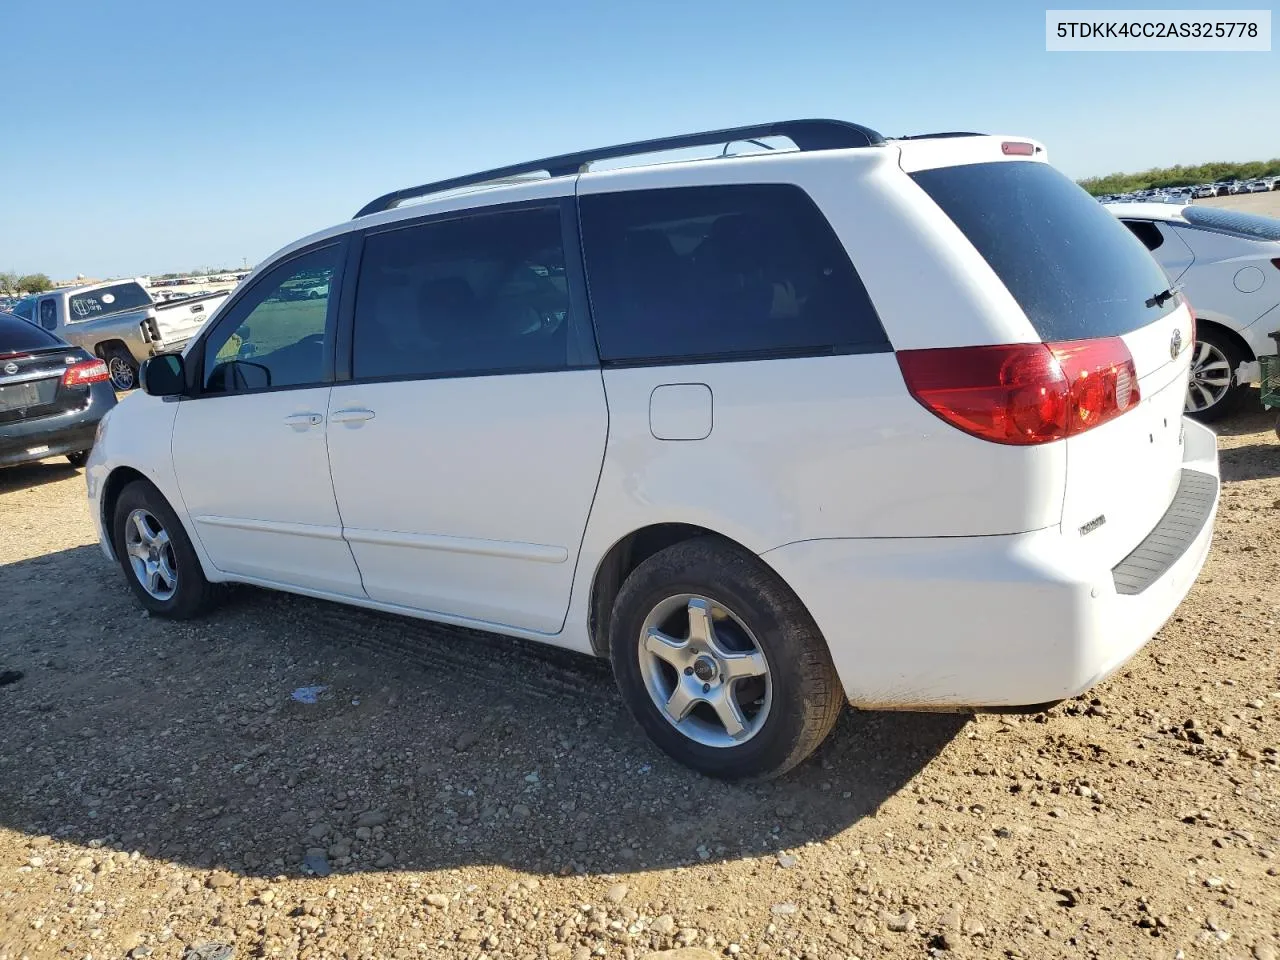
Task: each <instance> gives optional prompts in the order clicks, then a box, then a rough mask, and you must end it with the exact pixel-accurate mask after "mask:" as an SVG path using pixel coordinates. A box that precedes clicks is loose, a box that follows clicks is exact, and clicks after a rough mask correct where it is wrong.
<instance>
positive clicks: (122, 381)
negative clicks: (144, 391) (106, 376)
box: [102, 347, 138, 390]
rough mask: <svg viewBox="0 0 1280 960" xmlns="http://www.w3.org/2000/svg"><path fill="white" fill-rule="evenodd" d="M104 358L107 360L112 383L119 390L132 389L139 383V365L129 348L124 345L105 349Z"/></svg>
mask: <svg viewBox="0 0 1280 960" xmlns="http://www.w3.org/2000/svg"><path fill="white" fill-rule="evenodd" d="M102 359H103V360H105V361H107V372H108V373H110V374H111V385H112V386H113V387H115V388H116V389H117V390H132V389H133V388H134V387H136V386H137V385H138V365H137V364H136V363H134V362H133V357H132V356H131V355H130V354H129V351H128V350H126V349H124V348H123V347H109V348H108V349H106V350H104V351H103V354H102Z"/></svg>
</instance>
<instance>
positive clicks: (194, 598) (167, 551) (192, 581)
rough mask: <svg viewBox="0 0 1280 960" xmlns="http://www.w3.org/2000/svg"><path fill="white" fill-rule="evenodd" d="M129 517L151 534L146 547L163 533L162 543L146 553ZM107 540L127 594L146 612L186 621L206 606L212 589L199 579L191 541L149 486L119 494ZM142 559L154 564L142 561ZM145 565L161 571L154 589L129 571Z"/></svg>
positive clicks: (200, 572) (134, 486)
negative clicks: (127, 584)
mask: <svg viewBox="0 0 1280 960" xmlns="http://www.w3.org/2000/svg"><path fill="white" fill-rule="evenodd" d="M135 517H138V519H140V520H141V522H142V523H143V524H144V525H145V526H146V529H147V531H148V532H149V533H150V534H151V535H152V538H153V539H152V541H151V542H150V546H156V545H157V543H158V542H159V540H158V539H157V538H160V535H161V534H167V544H163V545H160V546H158V547H157V549H156V550H155V551H154V552H149V551H148V546H149V544H148V541H146V540H144V539H141V538H140V531H141V528H139V527H138V526H137V525H136V523H137V521H136V520H135ZM160 539H163V538H160ZM111 541H112V544H113V546H114V547H115V551H116V557H117V559H118V560H119V561H120V566H121V568H122V569H123V570H124V575H125V579H126V580H127V581H128V582H129V587H130V589H132V590H133V592H134V594H135V595H136V596H137V598H138V599H139V600H140V601H141V602H142V605H143V606H144V607H146V609H147V610H149V611H150V612H151V613H153V614H155V615H157V616H161V617H169V618H171V619H174V620H188V619H190V618H192V617H197V616H199V615H200V614H202V613H204V612H205V611H206V610H207V609H208V608H209V607H210V606H211V605H212V603H213V600H214V587H213V585H212V584H210V583H209V581H208V580H206V579H205V575H204V570H202V569H201V567H200V558H199V557H197V556H196V552H195V550H194V549H193V548H192V546H191V540H190V539H189V538H188V537H187V533H186V531H185V530H183V528H182V524H181V522H179V520H178V517H177V515H176V514H175V513H174V512H173V509H172V508H171V507H170V506H169V504H168V502H167V501H166V500H165V498H164V496H163V495H162V494H161V493H160V491H159V490H157V489H156V488H155V487H154V486H152V485H151V484H150V483H147V482H146V481H145V480H135V481H134V482H133V483H130V484H129V485H128V486H126V487H125V488H124V489H123V490H122V491H120V497H119V499H118V500H116V507H115V512H114V515H113V516H112V518H111ZM131 547H132V548H133V551H134V552H133V553H131V552H130V548H131ZM143 554H146V555H147V556H149V557H151V558H154V560H148V559H145V558H144V556H143ZM151 562H155V563H156V564H157V567H158V569H159V570H160V571H161V572H160V575H159V579H158V580H156V581H153V583H152V585H153V586H154V587H156V589H154V590H153V589H151V588H149V587H148V586H146V585H145V584H144V582H143V579H140V570H139V568H138V567H135V563H138V564H139V565H140V566H141V567H142V569H143V570H145V569H147V568H148V567H149V566H150V563H151ZM166 570H167V571H168V573H167V574H166V573H165V572H164V571H166ZM142 575H143V576H145V574H142ZM166 581H167V582H166Z"/></svg>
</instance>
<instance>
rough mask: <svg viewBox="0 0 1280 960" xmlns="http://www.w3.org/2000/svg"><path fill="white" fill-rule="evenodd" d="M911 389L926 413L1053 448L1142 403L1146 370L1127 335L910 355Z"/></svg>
mask: <svg viewBox="0 0 1280 960" xmlns="http://www.w3.org/2000/svg"><path fill="white" fill-rule="evenodd" d="M898 365H899V367H900V368H901V369H902V376H903V379H904V380H905V381H906V384H907V389H908V390H910V391H911V395H912V396H913V397H915V398H916V400H918V401H919V402H920V403H921V404H922V405H923V406H924V407H925V409H927V410H929V411H930V412H931V413H933V414H935V415H936V416H938V417H940V418H942V419H943V420H945V421H946V422H948V423H950V424H952V425H953V426H955V427H958V428H959V429H961V430H963V431H965V432H966V433H970V434H973V435H974V436H975V437H981V438H982V439H983V440H991V441H993V442H995V443H1006V444H1014V445H1019V446H1025V445H1031V444H1038V443H1049V442H1051V441H1053V440H1061V439H1063V438H1065V437H1069V436H1074V435H1075V434H1079V433H1083V432H1084V431H1086V430H1092V429H1093V428H1094V427H1096V426H1099V425H1100V424H1103V423H1106V422H1107V421H1108V420H1112V419H1114V418H1116V417H1118V416H1120V415H1121V414H1122V413H1125V412H1126V411H1128V410H1132V409H1133V408H1134V407H1136V406H1137V405H1138V401H1139V399H1140V391H1139V388H1138V373H1137V369H1136V368H1135V367H1134V363H1133V357H1132V356H1131V355H1130V353H1129V348H1128V347H1126V346H1125V343H1124V341H1123V340H1122V339H1120V338H1119V337H1107V338H1104V339H1100V340H1073V341H1065V342H1061V343H1019V344H1008V345H1002V346H991V347H950V348H943V349H938V350H903V351H900V352H899V353H898Z"/></svg>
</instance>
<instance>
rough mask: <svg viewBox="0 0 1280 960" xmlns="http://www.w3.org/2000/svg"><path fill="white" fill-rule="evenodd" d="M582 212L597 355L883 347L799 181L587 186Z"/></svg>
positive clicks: (624, 357) (867, 305)
mask: <svg viewBox="0 0 1280 960" xmlns="http://www.w3.org/2000/svg"><path fill="white" fill-rule="evenodd" d="M579 209H580V213H581V219H582V245H583V252H584V256H585V259H586V267H587V285H588V287H589V289H590V294H591V306H592V313H593V314H594V316H595V322H596V335H597V337H598V339H599V342H600V355H601V358H602V359H603V360H605V361H614V362H664V361H672V360H693V359H699V358H703V359H727V358H733V357H744V358H747V357H751V356H753V355H757V356H758V355H762V354H770V353H777V352H782V353H790V354H793V355H814V354H837V353H861V352H873V351H874V352H880V351H887V350H889V349H890V347H889V343H888V339H887V338H886V336H885V333H884V328H883V327H882V326H881V325H880V318H879V317H878V316H877V314H876V311H875V307H874V306H873V305H872V303H871V300H870V298H869V297H868V296H867V292H866V290H865V288H864V287H863V285H862V281H861V280H860V279H859V278H858V274H857V272H856V271H855V270H854V267H853V264H852V263H850V261H849V257H848V254H846V253H845V250H844V247H843V245H842V244H841V243H840V240H839V239H838V238H837V237H836V235H835V232H834V231H833V230H832V229H831V225H830V224H829V223H827V220H826V218H825V217H824V216H823V215H822V213H821V211H819V210H818V208H817V206H816V205H815V204H814V203H813V201H812V200H811V199H810V198H809V196H808V194H806V193H805V192H804V191H803V190H801V189H800V188H799V187H796V186H792V185H789V184H750V185H729V186H716V187H681V188H677V189H667V190H637V191H628V192H622V193H605V194H592V195H588V196H584V197H582V198H581V199H580V201H579Z"/></svg>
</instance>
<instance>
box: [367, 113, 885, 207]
mask: <svg viewBox="0 0 1280 960" xmlns="http://www.w3.org/2000/svg"><path fill="white" fill-rule="evenodd" d="M764 137H788V138H789V139H790V140H791V142H792V143H794V144H795V145H796V147H797V148H798V149H800V150H803V151H809V150H840V149H844V148H847V147H878V146H880V145H882V144H883V143H884V137H882V136H881V135H880V134H879V133H877V132H876V131H875V130H872V129H871V128H870V127H864V126H861V125H859V124H856V123H849V122H847V121H844V120H781V121H778V122H776V123H762V124H756V125H754V126H748V127H726V128H725V129H723V130H707V131H704V132H702V133H688V134H684V135H683V136H678V137H659V138H658V139H656V140H637V141H635V142H633V143H623V144H618V145H617V146H612V147H599V148H597V149H595V150H583V151H580V152H578V153H565V154H561V155H560V156H558V157H546V158H544V159H542V160H530V161H528V162H527V163H515V164H512V165H510V166H506V167H498V168H496V169H494V170H485V171H483V172H482V173H470V174H467V175H466V176H463V177H453V178H452V179H449V180H438V181H436V182H435V183H424V184H422V185H420V186H417V187H405V188H404V189H402V190H394V191H392V192H391V193H386V194H383V195H382V196H380V197H378V198H377V199H376V200H372V201H370V202H369V203H366V204H365V205H364V206H363V207H361V208H360V211H359V212H358V213H357V214H356V215H355V219H359V218H360V217H366V216H368V215H369V214H372V213H381V212H382V211H383V210H390V209H391V208H393V207H396V206H398V205H399V204H401V203H403V202H404V201H405V200H412V199H415V198H417V197H425V196H428V195H429V194H433V193H443V192H444V191H446V190H455V189H457V188H458V187H469V186H476V185H480V184H489V183H492V182H493V181H495V180H505V179H508V178H511V177H515V176H519V175H521V174H528V173H541V172H545V173H548V174H550V175H551V176H553V177H560V176H566V175H568V174H574V173H581V172H582V170H583V168H584V167H585V166H586V165H587V164H589V163H593V162H596V161H599V160H612V159H616V158H618V157H634V156H640V155H642V154H646V153H659V152H662V151H666V150H684V149H687V148H689V147H704V146H712V145H714V144H718V143H735V142H737V141H739V140H759V139H763V138H764Z"/></svg>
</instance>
